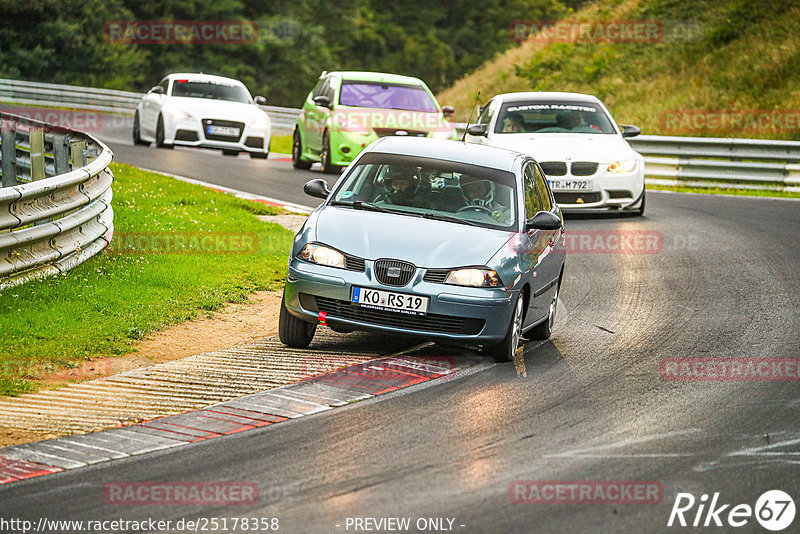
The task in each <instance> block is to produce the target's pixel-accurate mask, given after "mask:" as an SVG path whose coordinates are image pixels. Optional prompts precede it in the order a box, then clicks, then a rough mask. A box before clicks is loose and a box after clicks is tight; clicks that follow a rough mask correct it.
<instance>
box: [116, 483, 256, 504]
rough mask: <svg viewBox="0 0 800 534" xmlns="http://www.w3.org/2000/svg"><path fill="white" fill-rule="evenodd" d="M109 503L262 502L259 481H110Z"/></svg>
mask: <svg viewBox="0 0 800 534" xmlns="http://www.w3.org/2000/svg"><path fill="white" fill-rule="evenodd" d="M103 497H104V499H105V502H106V504H114V505H137V506H139V505H161V506H185V505H195V506H196V505H203V506H208V505H235V504H253V503H255V502H257V501H258V484H256V483H255V482H109V483H108V484H106V485H105V486H104V487H103Z"/></svg>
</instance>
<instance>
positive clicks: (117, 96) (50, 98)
mask: <svg viewBox="0 0 800 534" xmlns="http://www.w3.org/2000/svg"><path fill="white" fill-rule="evenodd" d="M143 96H144V93H134V92H130V91H116V90H113V89H96V88H94V87H80V86H77V85H59V84H54V83H40V82H25V81H20V80H10V79H6V78H0V102H8V103H12V104H26V105H37V106H50V107H60V108H70V109H85V110H90V111H102V112H106V113H121V114H124V115H133V112H134V110H135V109H136V105H137V104H138V103H139V100H141V99H142V97H143ZM259 107H260V108H261V109H263V110H264V111H266V112H267V114H268V115H269V118H270V122H271V123H272V130H273V131H274V132H275V133H279V134H286V133H290V132H291V131H292V128H293V127H294V124H295V122H297V116H298V115H299V114H300V110H299V109H294V108H282V107H278V106H259Z"/></svg>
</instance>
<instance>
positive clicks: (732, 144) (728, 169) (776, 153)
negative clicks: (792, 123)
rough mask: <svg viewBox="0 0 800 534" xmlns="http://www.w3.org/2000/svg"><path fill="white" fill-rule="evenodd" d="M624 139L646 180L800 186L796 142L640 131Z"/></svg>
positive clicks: (782, 187)
mask: <svg viewBox="0 0 800 534" xmlns="http://www.w3.org/2000/svg"><path fill="white" fill-rule="evenodd" d="M629 143H630V144H631V146H632V147H633V148H634V149H635V150H636V151H637V152H639V153H640V154H642V155H643V156H644V157H645V158H644V159H645V172H646V173H647V177H648V179H649V181H650V182H652V183H665V184H685V185H692V186H698V187H719V186H722V187H724V186H725V185H726V182H739V183H737V185H736V187H739V188H745V189H772V190H784V191H800V142H797V141H770V140H762V139H729V138H714V137H663V136H656V135H642V136H639V137H635V138H632V139H630V140H629ZM664 178H666V179H667V180H664Z"/></svg>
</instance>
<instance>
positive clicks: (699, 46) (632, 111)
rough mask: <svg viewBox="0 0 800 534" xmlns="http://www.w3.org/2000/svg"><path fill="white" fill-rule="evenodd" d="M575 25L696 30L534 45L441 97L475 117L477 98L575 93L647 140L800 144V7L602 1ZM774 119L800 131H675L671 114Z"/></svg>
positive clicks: (736, 1) (713, 0) (701, 0)
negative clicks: (679, 35)
mask: <svg viewBox="0 0 800 534" xmlns="http://www.w3.org/2000/svg"><path fill="white" fill-rule="evenodd" d="M567 20H568V21H570V22H585V21H591V22H596V21H608V20H617V21H619V20H628V21H632V20H657V21H666V23H667V24H669V21H680V20H683V21H690V22H691V23H693V24H695V27H697V28H699V29H701V30H702V32H701V33H700V34H697V35H696V36H695V37H693V38H689V39H684V40H680V39H664V40H660V41H659V42H654V43H622V42H616V43H613V42H612V43H609V42H605V43H588V42H582V43H581V42H576V43H565V42H550V43H548V42H545V41H539V42H536V41H528V42H526V43H524V44H522V45H520V46H517V47H514V48H512V49H510V50H509V51H508V52H506V53H504V54H502V55H500V56H498V57H497V58H495V59H494V60H492V61H489V62H487V63H486V64H484V65H483V66H482V67H481V68H479V69H478V70H476V71H475V72H474V73H472V74H470V75H468V76H466V77H465V78H463V79H462V80H459V81H458V82H457V83H456V84H455V85H454V86H453V87H451V88H450V89H447V90H445V91H443V92H442V93H440V94H439V95H437V98H438V100H439V102H441V103H443V104H451V105H454V106H455V107H456V109H457V112H458V116H459V120H461V121H465V120H466V119H467V116H468V115H469V113H470V110H471V108H472V104H473V102H474V99H475V93H476V91H478V90H480V91H481V101H482V102H486V101H488V99H489V98H491V97H492V96H494V95H495V94H498V93H505V92H513V91H531V90H533V91H574V92H580V93H590V94H594V95H596V96H597V97H599V98H600V99H601V100H603V101H604V103H605V104H606V106H607V107H608V108H609V110H610V111H611V112H612V114H613V115H614V118H615V119H616V120H617V122H619V123H624V124H637V125H638V126H640V127H641V128H642V131H643V133H645V134H666V135H687V136H717V137H744V138H774V139H797V140H800V129H798V128H797V126H796V121H797V115H798V110H800V77H799V76H797V72H798V71H800V5H798V3H797V2H796V0H762V1H759V2H751V1H747V0H640V1H635V0H599V1H597V2H592V3H590V4H587V5H586V7H584V8H582V9H580V10H578V11H577V12H575V13H574V14H573V15H571V16H570V17H569V18H568V19H567ZM723 110H737V111H751V110H752V111H754V110H765V111H776V112H780V113H784V114H790V115H791V114H793V115H794V117H795V118H794V123H793V124H794V126H793V127H790V124H789V123H785V128H783V129H780V128H775V129H773V128H771V127H765V128H756V129H745V128H736V127H726V128H713V129H712V128H705V129H702V128H695V127H692V128H691V129H687V128H675V127H674V124H673V125H670V123H669V121H668V118H669V117H670V116H671V115H670V112H675V111H678V112H683V113H687V112H688V113H703V112H711V111H723Z"/></svg>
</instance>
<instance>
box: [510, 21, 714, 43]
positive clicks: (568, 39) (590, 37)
mask: <svg viewBox="0 0 800 534" xmlns="http://www.w3.org/2000/svg"><path fill="white" fill-rule="evenodd" d="M703 34H704V30H703V25H702V24H701V23H700V22H698V21H694V20H602V21H564V20H514V21H511V23H510V24H509V26H508V35H509V38H510V39H511V40H512V41H514V42H517V43H522V42H525V41H535V42H545V43H547V42H556V43H648V44H653V43H662V42H694V41H698V40H700V39H701V38H702V37H703Z"/></svg>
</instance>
